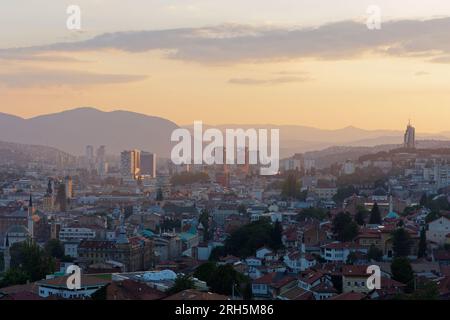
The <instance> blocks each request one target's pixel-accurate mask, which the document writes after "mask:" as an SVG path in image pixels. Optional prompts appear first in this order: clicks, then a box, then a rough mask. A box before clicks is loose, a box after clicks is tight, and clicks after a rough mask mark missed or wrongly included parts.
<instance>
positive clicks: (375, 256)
mask: <svg viewBox="0 0 450 320" xmlns="http://www.w3.org/2000/svg"><path fill="white" fill-rule="evenodd" d="M367 258H368V259H369V260H375V261H377V262H381V261H383V251H381V250H380V249H378V248H377V247H376V246H375V245H371V246H370V248H369V251H368V252H367Z"/></svg>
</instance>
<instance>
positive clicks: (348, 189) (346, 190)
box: [333, 185, 358, 203]
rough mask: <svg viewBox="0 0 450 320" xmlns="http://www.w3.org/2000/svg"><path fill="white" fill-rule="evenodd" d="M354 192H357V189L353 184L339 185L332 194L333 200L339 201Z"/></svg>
mask: <svg viewBox="0 0 450 320" xmlns="http://www.w3.org/2000/svg"><path fill="white" fill-rule="evenodd" d="M354 194H358V190H357V189H356V188H355V187H354V186H353V185H349V186H345V187H341V188H338V190H337V193H336V194H335V195H334V196H333V200H334V201H335V202H339V203H340V202H343V201H344V200H345V199H347V198H348V197H351V196H352V195H354Z"/></svg>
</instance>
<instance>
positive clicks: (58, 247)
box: [44, 239, 65, 259]
mask: <svg viewBox="0 0 450 320" xmlns="http://www.w3.org/2000/svg"><path fill="white" fill-rule="evenodd" d="M44 250H45V252H46V254H47V255H48V256H50V257H53V258H56V259H61V258H63V257H64V252H65V250H64V246H63V244H62V243H61V242H60V241H59V240H58V239H51V240H49V241H48V242H47V243H46V244H45V248H44Z"/></svg>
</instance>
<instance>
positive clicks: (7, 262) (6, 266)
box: [3, 233, 11, 272]
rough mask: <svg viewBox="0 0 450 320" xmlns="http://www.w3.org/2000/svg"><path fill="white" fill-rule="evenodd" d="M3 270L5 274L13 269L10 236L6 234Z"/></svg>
mask: <svg viewBox="0 0 450 320" xmlns="http://www.w3.org/2000/svg"><path fill="white" fill-rule="evenodd" d="M3 262H4V264H3V266H4V267H3V270H4V272H6V271H8V270H9V269H10V268H11V253H10V251H9V235H8V233H7V234H6V240H5V251H4V252H3Z"/></svg>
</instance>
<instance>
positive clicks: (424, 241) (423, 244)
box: [417, 228, 427, 258]
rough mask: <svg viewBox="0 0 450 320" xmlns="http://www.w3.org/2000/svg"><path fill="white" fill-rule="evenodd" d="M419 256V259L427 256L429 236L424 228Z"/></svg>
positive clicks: (421, 234) (421, 233)
mask: <svg viewBox="0 0 450 320" xmlns="http://www.w3.org/2000/svg"><path fill="white" fill-rule="evenodd" d="M417 255H418V257H419V258H423V257H426V256H427V235H426V232H425V228H422V230H420V241H419V252H418V254H417Z"/></svg>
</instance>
